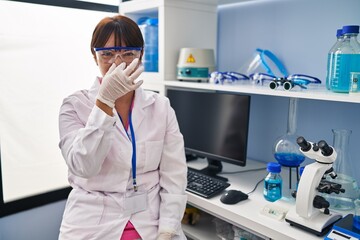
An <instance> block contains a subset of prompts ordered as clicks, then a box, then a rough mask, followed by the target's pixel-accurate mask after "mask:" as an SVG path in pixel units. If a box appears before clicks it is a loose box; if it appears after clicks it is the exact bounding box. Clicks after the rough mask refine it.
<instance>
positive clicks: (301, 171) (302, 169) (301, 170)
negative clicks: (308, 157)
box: [299, 166, 305, 176]
mask: <svg viewBox="0 0 360 240" xmlns="http://www.w3.org/2000/svg"><path fill="white" fill-rule="evenodd" d="M304 168H305V166H303V167H300V172H299V174H300V176H301V175H302V173H303V172H304Z"/></svg>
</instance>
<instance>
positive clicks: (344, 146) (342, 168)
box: [324, 129, 359, 210]
mask: <svg viewBox="0 0 360 240" xmlns="http://www.w3.org/2000/svg"><path fill="white" fill-rule="evenodd" d="M332 131H333V135H334V143H333V147H334V149H335V150H336V152H337V158H336V160H335V162H334V163H333V168H334V171H335V173H336V174H337V177H336V178H335V179H332V178H331V177H329V176H328V177H327V178H328V179H327V180H328V181H331V182H335V183H338V184H341V186H342V188H343V189H345V192H344V193H339V194H335V193H332V194H325V195H324V197H325V198H326V200H328V201H329V203H330V208H332V209H338V210H350V209H353V208H354V200H355V199H357V198H359V188H358V184H357V182H356V180H355V179H354V177H353V176H354V172H353V167H352V163H351V158H350V155H349V143H350V135H351V132H352V131H351V130H347V129H333V130H332Z"/></svg>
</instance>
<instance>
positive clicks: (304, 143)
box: [296, 137, 311, 152]
mask: <svg viewBox="0 0 360 240" xmlns="http://www.w3.org/2000/svg"><path fill="white" fill-rule="evenodd" d="M296 142H297V144H298V145H299V146H300V147H301V150H302V151H304V152H307V151H309V150H310V149H311V144H310V143H309V142H308V141H306V139H305V138H304V137H298V138H297V139H296Z"/></svg>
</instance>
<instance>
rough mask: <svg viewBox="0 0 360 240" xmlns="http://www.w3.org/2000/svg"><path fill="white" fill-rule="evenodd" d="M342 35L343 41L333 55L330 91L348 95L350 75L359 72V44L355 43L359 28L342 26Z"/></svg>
mask: <svg viewBox="0 0 360 240" xmlns="http://www.w3.org/2000/svg"><path fill="white" fill-rule="evenodd" d="M342 33H343V40H342V41H341V44H340V46H339V48H338V49H337V50H336V51H335V53H334V65H333V70H332V71H333V74H334V75H333V76H334V77H333V78H331V79H330V90H331V91H333V92H342V93H349V91H350V80H351V79H350V73H351V72H360V44H359V42H358V41H357V35H358V34H359V26H355V25H349V26H344V27H343V28H342Z"/></svg>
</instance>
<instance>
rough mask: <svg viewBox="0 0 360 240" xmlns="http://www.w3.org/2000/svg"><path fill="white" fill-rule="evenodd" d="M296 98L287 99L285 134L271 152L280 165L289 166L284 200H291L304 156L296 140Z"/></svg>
mask: <svg viewBox="0 0 360 240" xmlns="http://www.w3.org/2000/svg"><path fill="white" fill-rule="evenodd" d="M297 106H298V98H290V99H289V112H288V123H287V131H286V134H284V135H283V136H280V137H279V138H278V139H277V140H276V141H275V144H274V148H273V153H274V157H275V159H276V160H277V161H278V163H280V164H281V166H282V167H287V168H289V179H288V183H289V184H288V188H286V189H285V191H284V192H283V196H284V200H289V201H292V200H294V198H293V197H292V194H291V193H292V192H293V191H294V190H296V184H297V180H298V167H299V166H300V164H301V163H302V162H304V160H305V156H304V155H303V154H302V153H301V152H300V150H299V145H298V144H297V142H296V139H297V138H298V135H297V133H296V127H297V126H296V125H297V124H296V122H297ZM292 169H296V174H292V172H293V171H292Z"/></svg>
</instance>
